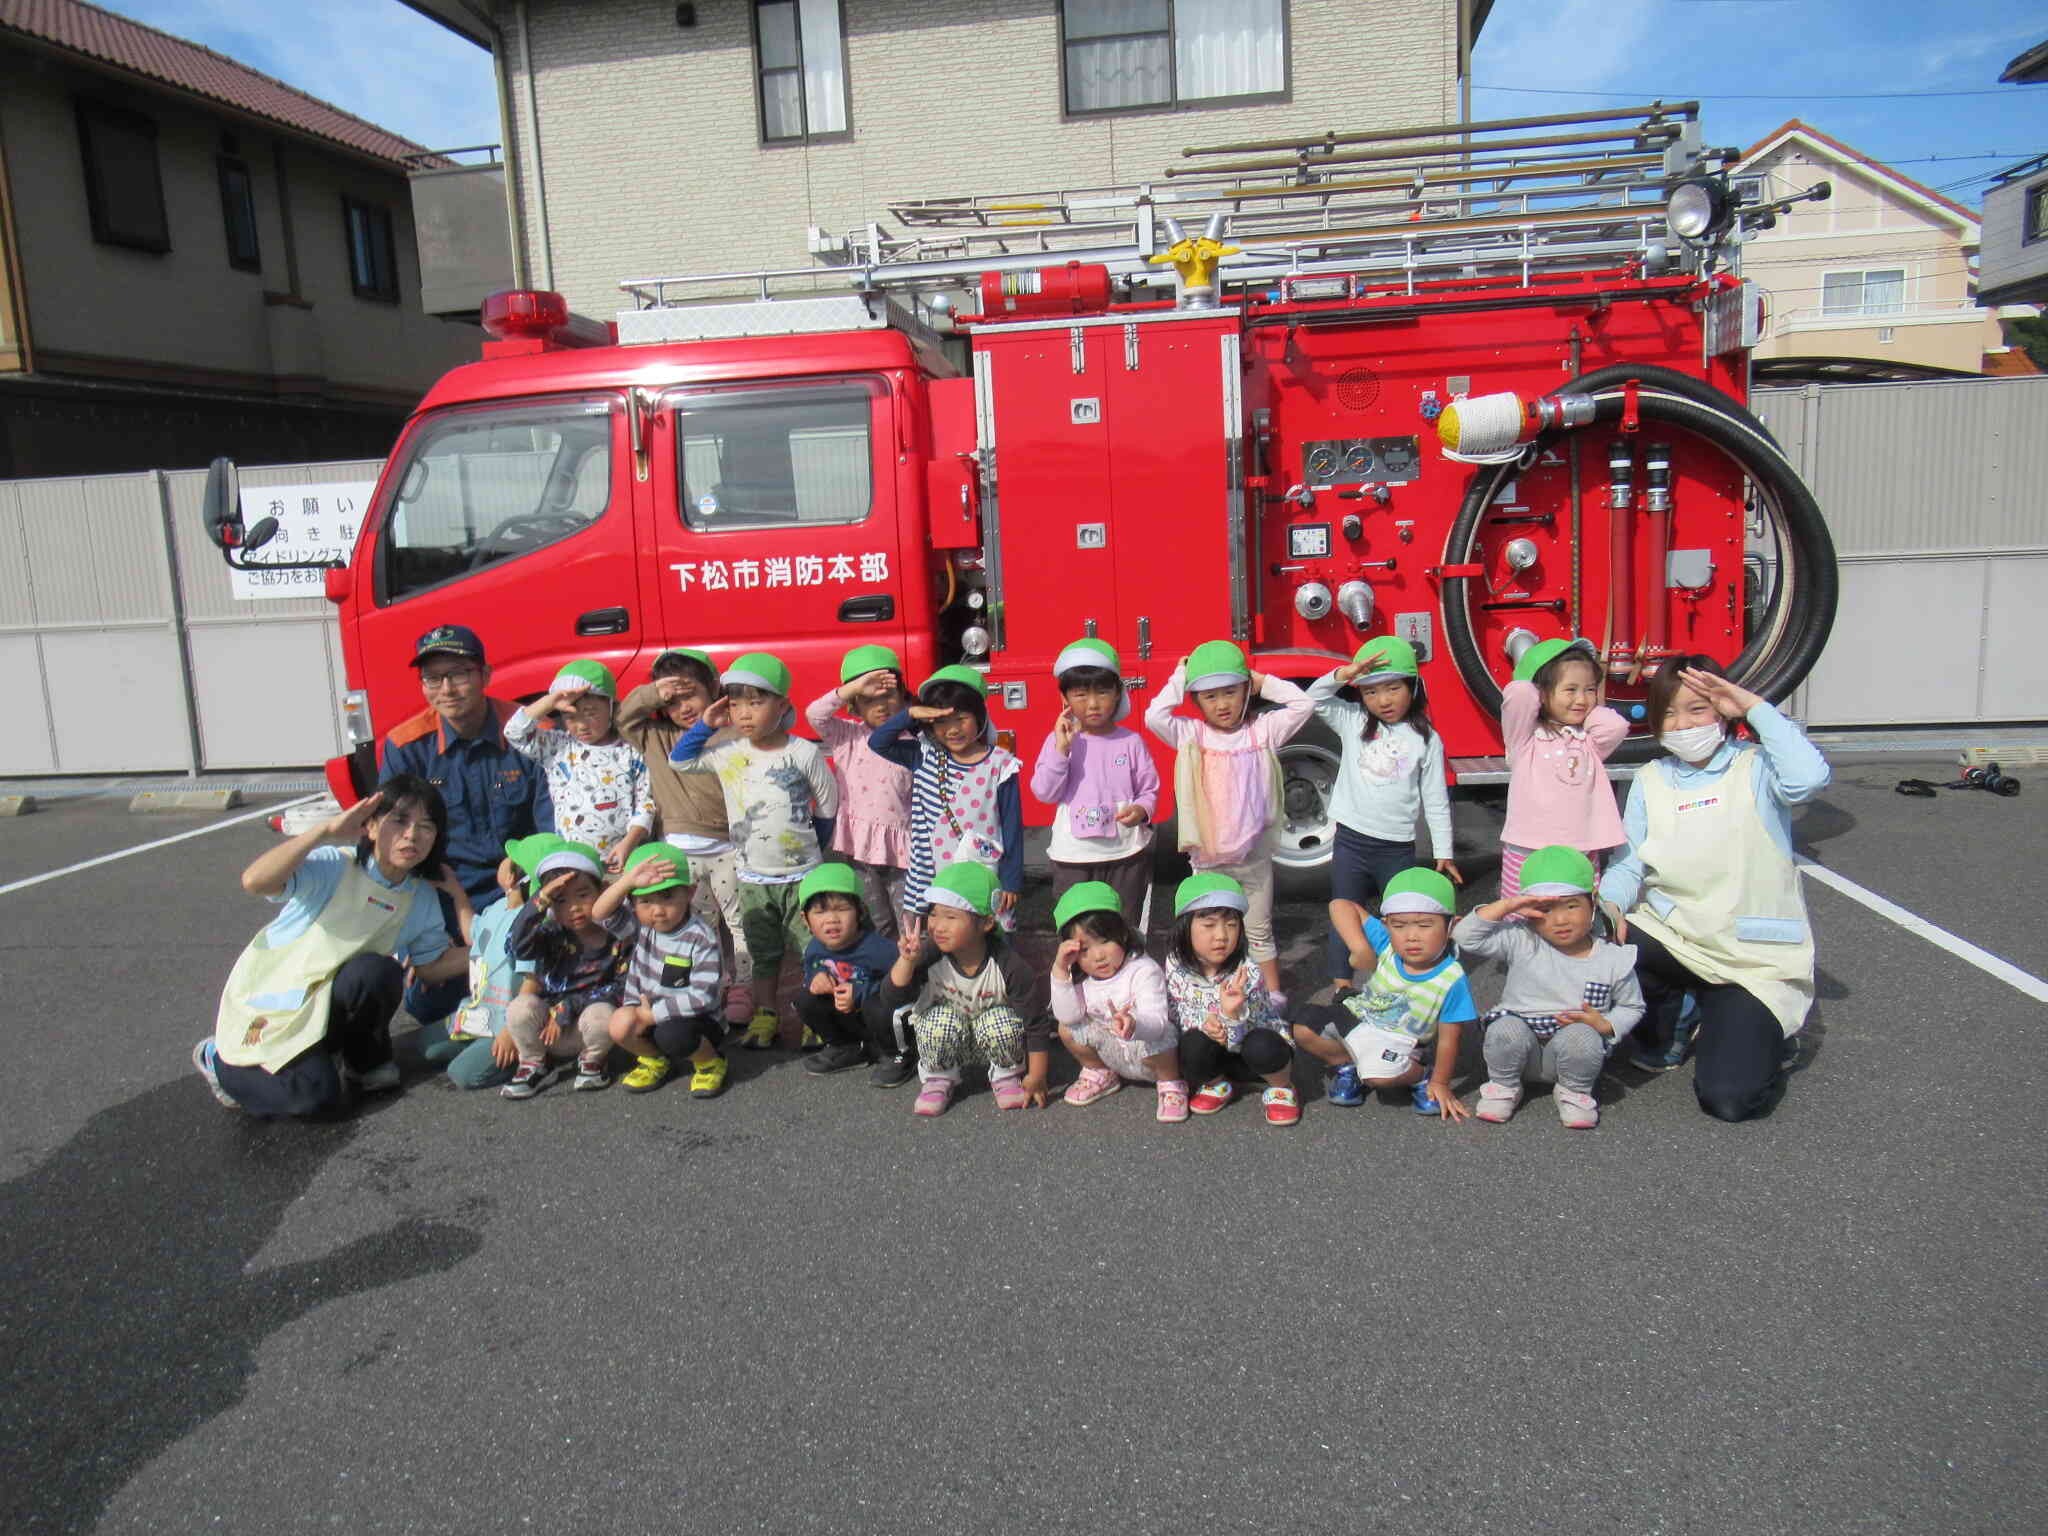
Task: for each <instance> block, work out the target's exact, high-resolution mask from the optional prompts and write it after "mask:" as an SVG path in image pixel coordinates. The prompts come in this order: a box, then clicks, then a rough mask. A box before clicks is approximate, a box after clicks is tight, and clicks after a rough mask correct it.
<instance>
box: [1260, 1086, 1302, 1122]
mask: <svg viewBox="0 0 2048 1536" xmlns="http://www.w3.org/2000/svg"><path fill="white" fill-rule="evenodd" d="M1259 1102H1260V1103H1261V1104H1264V1105H1265V1106H1266V1124H1268V1125H1293V1124H1294V1123H1295V1122H1296V1121H1298V1120H1299V1119H1301V1100H1300V1099H1298V1098H1296V1097H1295V1096H1294V1090H1293V1089H1292V1088H1268V1089H1267V1090H1266V1091H1265V1092H1264V1093H1262V1094H1260V1095H1259Z"/></svg>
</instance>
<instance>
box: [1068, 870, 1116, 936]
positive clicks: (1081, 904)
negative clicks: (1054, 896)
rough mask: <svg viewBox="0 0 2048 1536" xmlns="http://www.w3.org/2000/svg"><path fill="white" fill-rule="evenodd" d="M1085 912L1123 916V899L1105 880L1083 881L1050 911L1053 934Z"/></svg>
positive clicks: (1071, 888) (1071, 889)
mask: <svg viewBox="0 0 2048 1536" xmlns="http://www.w3.org/2000/svg"><path fill="white" fill-rule="evenodd" d="M1085 912H1114V913H1115V914H1116V915H1117V916H1118V917H1122V916H1123V915H1124V903H1123V898H1122V897H1120V896H1118V895H1117V893H1116V887H1115V886H1113V885H1111V884H1110V883H1109V882H1108V881H1107V880H1083V881H1082V882H1081V883H1080V884H1079V885H1076V886H1071V887H1069V888H1068V890H1067V893H1066V894H1065V895H1064V896H1062V897H1060V899H1059V902H1058V903H1057V904H1056V905H1055V906H1054V907H1053V909H1052V927H1053V932H1055V933H1059V932H1061V931H1063V930H1064V929H1065V928H1066V926H1067V924H1069V923H1071V922H1072V921H1073V920H1074V919H1075V918H1077V917H1079V916H1081V915H1082V914H1083V913H1085Z"/></svg>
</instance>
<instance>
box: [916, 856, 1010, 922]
mask: <svg viewBox="0 0 2048 1536" xmlns="http://www.w3.org/2000/svg"><path fill="white" fill-rule="evenodd" d="M924 899H925V900H926V901H927V902H928V903H930V904H931V905H932V906H935V907H954V908H957V909H958V910H960V911H962V912H972V913H973V914H974V915H975V916H976V917H987V916H988V915H989V912H990V909H991V908H993V907H994V906H995V900H996V872H995V871H994V870H992V869H990V868H989V867H988V866H987V865H986V864H977V863H975V862H974V861H973V860H972V859H962V860H961V861H960V862H959V863H958V864H948V865H947V866H946V867H945V868H944V869H942V870H940V871H939V872H938V873H937V874H936V875H933V876H932V883H931V884H930V885H928V886H926V887H925V891H924Z"/></svg>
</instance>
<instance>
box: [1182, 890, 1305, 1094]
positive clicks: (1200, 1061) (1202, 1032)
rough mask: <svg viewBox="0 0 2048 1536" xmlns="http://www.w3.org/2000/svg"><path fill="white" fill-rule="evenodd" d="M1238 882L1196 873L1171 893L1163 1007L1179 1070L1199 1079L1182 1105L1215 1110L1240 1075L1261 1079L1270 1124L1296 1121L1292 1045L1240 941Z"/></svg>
mask: <svg viewBox="0 0 2048 1536" xmlns="http://www.w3.org/2000/svg"><path fill="white" fill-rule="evenodd" d="M1247 905H1248V903H1247V901H1246V899H1245V894H1244V887H1243V886H1241V885H1239V884H1238V883H1237V882H1236V881H1235V880H1233V879H1231V878H1230V876H1228V875H1219V874H1197V875H1190V876H1188V878H1187V879H1185V880H1183V881H1181V883H1180V888H1179V889H1178V890H1176V891H1175V892H1174V893H1173V914H1174V915H1173V952H1172V954H1171V955H1170V956H1169V957H1168V959H1167V962H1166V1006H1167V1011H1168V1013H1169V1015H1170V1016H1171V1017H1172V1020H1173V1024H1174V1027H1175V1029H1177V1030H1178V1031H1179V1035H1180V1059H1181V1068H1182V1070H1183V1071H1185V1072H1186V1073H1187V1077H1188V1081H1189V1082H1191V1083H1200V1084H1201V1085H1202V1086H1201V1087H1200V1088H1198V1089H1197V1090H1196V1091H1195V1095H1194V1097H1193V1098H1192V1099H1191V1100H1189V1102H1188V1108H1189V1110H1190V1111H1192V1112H1193V1113H1195V1114H1198V1115H1213V1114H1215V1113H1216V1112H1217V1111H1218V1110H1220V1109H1222V1108H1223V1107H1224V1106H1225V1105H1226V1104H1228V1103H1229V1102H1230V1101H1231V1100H1232V1099H1234V1098H1235V1097H1237V1082H1236V1079H1237V1078H1238V1077H1249V1078H1264V1079H1265V1082H1266V1090H1265V1094H1264V1096H1263V1107H1264V1110H1265V1115H1266V1123H1267V1124H1268V1125H1280V1126H1287V1125H1294V1124H1296V1123H1297V1122H1298V1121H1299V1120H1300V1119H1301V1103H1300V1100H1299V1099H1298V1098H1297V1097H1296V1095H1295V1092H1294V1047H1293V1046H1291V1045H1289V1044H1288V1043H1287V1021H1286V1020H1285V1019H1284V1018H1282V1017H1281V1016H1280V1011H1279V1010H1278V1009H1277V1008H1275V1007H1274V1006H1273V997H1272V994H1271V993H1269V992H1268V991H1267V990H1266V978H1265V977H1264V976H1262V975H1261V974H1260V973H1259V968H1258V967H1257V966H1256V965H1253V964H1252V963H1251V960H1250V950H1249V947H1248V946H1247V945H1246V943H1245V936H1244V913H1245V907H1246V906H1247Z"/></svg>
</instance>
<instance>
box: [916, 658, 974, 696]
mask: <svg viewBox="0 0 2048 1536" xmlns="http://www.w3.org/2000/svg"><path fill="white" fill-rule="evenodd" d="M933 683H965V684H966V685H967V686H968V687H969V688H972V689H973V690H974V691H975V692H976V693H978V694H980V695H981V696H982V697H983V698H984V699H985V698H987V697H988V679H987V678H985V677H983V676H982V675H981V674H980V673H979V672H977V671H975V670H974V668H972V667H963V666H961V665H960V664H959V663H958V662H955V663H954V664H953V665H952V666H950V667H941V668H939V670H938V671H936V672H934V673H933V674H932V675H931V676H930V677H928V678H926V679H925V680H924V681H923V682H921V683H919V684H918V685H917V691H918V692H919V693H920V694H922V693H923V692H924V691H925V689H927V688H929V687H931V685H932V684H933Z"/></svg>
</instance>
